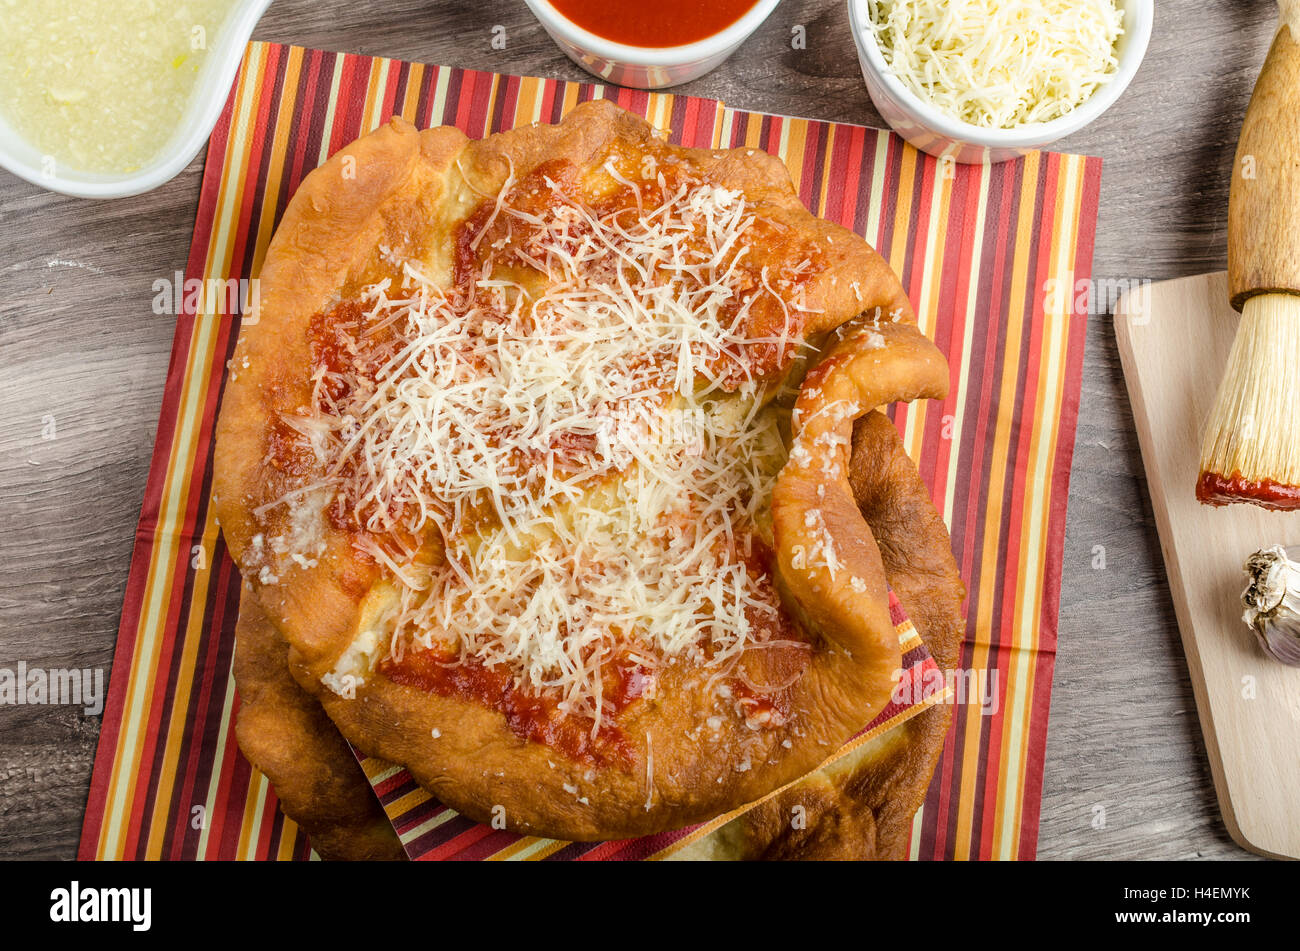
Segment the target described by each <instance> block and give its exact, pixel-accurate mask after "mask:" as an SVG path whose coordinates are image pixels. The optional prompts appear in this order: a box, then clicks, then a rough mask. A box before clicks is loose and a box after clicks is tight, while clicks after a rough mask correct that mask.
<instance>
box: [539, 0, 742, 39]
mask: <svg viewBox="0 0 1300 951" xmlns="http://www.w3.org/2000/svg"><path fill="white" fill-rule="evenodd" d="M757 2H758V0H551V6H553V7H554V8H555V9H556V10H557V11H558V12H559V13H561V14H562V15H563V16H565V17H567V18H568V19H569V20H570V21H572V22H573V23H574V24H576V25H577V26H580V27H582V28H583V29H584V30H587V31H589V32H591V33H595V34H596V35H597V36H603V37H604V38H605V39H607V40H613V41H614V42H615V43H623V44H625V45H627V46H642V47H647V48H662V47H668V46H685V45H686V44H687V43H696V42H699V41H700V40H703V39H707V38H708V37H710V36H713V35H714V34H717V33H721V32H722V31H723V30H725V29H726V28H727V27H729V26H731V24H733V23H735V22H736V21H737V20H739V19H740V18H741V17H742V16H744V15H745V13H746V12H748V11H749V10H750V9H752V8H753V6H754V5H755V3H757Z"/></svg>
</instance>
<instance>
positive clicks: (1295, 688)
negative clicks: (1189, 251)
mask: <svg viewBox="0 0 1300 951" xmlns="http://www.w3.org/2000/svg"><path fill="white" fill-rule="evenodd" d="M1237 320H1238V314H1237V313H1236V312H1235V311H1234V310H1233V309H1232V308H1231V307H1230V306H1228V279H1227V275H1226V274H1224V273H1219V274H1205V275H1200V276H1197V277H1187V278H1181V279H1179V280H1175V281H1165V282H1163V283H1160V284H1153V285H1147V286H1144V287H1141V288H1139V289H1137V290H1134V291H1131V292H1130V293H1128V294H1126V295H1125V296H1124V297H1123V298H1121V299H1120V301H1119V303H1118V304H1117V306H1116V308H1115V332H1116V336H1117V337H1118V338H1119V352H1120V359H1121V361H1122V363H1123V365H1124V376H1125V378H1126V380H1127V382H1128V392H1129V398H1130V400H1131V402H1132V405H1133V416H1134V418H1135V420H1136V423H1137V432H1138V439H1139V441H1140V443H1141V446H1142V459H1143V462H1144V464H1145V466H1146V473H1147V482H1148V485H1149V488H1150V491H1151V505H1152V507H1153V508H1154V510H1155V516H1156V526H1157V528H1158V529H1159V532H1160V548H1161V551H1163V552H1164V558H1165V569H1166V571H1167V572H1168V574H1169V587H1170V590H1171V591H1172V593H1173V598H1174V607H1175V609H1176V611H1177V614H1178V626H1179V629H1180V630H1181V632H1182V640H1183V649H1184V650H1185V651H1186V653H1187V666H1188V668H1189V670H1190V671H1191V677H1192V686H1193V688H1194V690H1195V693H1196V706H1197V710H1198V712H1199V713H1200V718H1201V728H1202V730H1203V732H1204V734H1205V745H1206V748H1207V750H1208V752H1209V758H1210V765H1211V768H1212V770H1213V773H1214V785H1215V789H1216V791H1217V792H1218V797H1219V806H1220V808H1221V809H1222V811H1223V820H1224V822H1225V823H1226V824H1227V827H1228V831H1229V833H1231V835H1232V837H1233V839H1235V840H1236V841H1237V842H1238V843H1240V844H1241V845H1243V846H1245V847H1246V848H1248V849H1250V850H1252V851H1254V852H1259V853H1262V854H1264V855H1271V856H1277V857H1286V858H1300V668H1295V667H1286V666H1284V665H1282V664H1280V663H1278V662H1277V661H1275V660H1273V659H1272V658H1270V657H1269V656H1268V655H1266V654H1265V653H1264V652H1263V651H1262V650H1261V649H1260V647H1259V646H1258V645H1257V643H1256V641H1255V636H1254V634H1252V633H1251V631H1250V629H1249V628H1247V627H1246V625H1245V624H1244V623H1243V622H1242V620H1241V613H1242V609H1241V601H1240V595H1241V591H1242V588H1244V587H1245V576H1244V574H1243V572H1242V567H1241V566H1242V562H1243V561H1245V559H1246V557H1247V556H1248V555H1249V554H1250V553H1251V552H1253V551H1255V550H1256V549H1258V548H1262V547H1264V546H1265V545H1271V544H1281V545H1296V544H1300V513H1286V514H1283V513H1278V512H1267V511H1265V510H1263V509H1259V508H1256V507H1255V506H1249V505H1232V506H1226V507H1223V508H1214V507H1212V506H1207V505H1201V504H1200V503H1199V502H1197V501H1196V497H1195V491H1194V489H1195V484H1196V476H1197V471H1198V468H1199V455H1200V442H1201V428H1202V426H1203V425H1204V423H1205V419H1206V417H1207V416H1208V415H1209V412H1210V404H1211V402H1212V401H1213V399H1214V394H1215V389H1216V388H1217V387H1218V384H1219V377H1220V374H1221V372H1222V370H1223V367H1224V365H1225V364H1226V363H1227V359H1228V350H1229V348H1230V347H1231V345H1232V338H1233V334H1234V332H1235V330H1236V326H1237ZM1297 425H1300V421H1298V422H1297ZM1134 636H1141V631H1135V632H1134ZM1138 702H1140V700H1139V701H1138Z"/></svg>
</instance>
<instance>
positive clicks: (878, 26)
mask: <svg viewBox="0 0 1300 951" xmlns="http://www.w3.org/2000/svg"><path fill="white" fill-rule="evenodd" d="M865 3H866V6H867V12H868V15H869V29H870V30H871V32H872V33H873V34H874V36H875V39H876V42H877V44H878V45H879V47H880V51H881V53H882V55H883V56H884V59H885V63H886V64H887V65H888V66H889V67H890V69H891V70H892V71H893V73H894V75H895V76H897V77H898V78H899V80H900V81H901V82H902V83H903V85H905V86H907V88H908V89H910V90H911V91H912V92H914V93H916V94H917V95H918V96H920V97H921V99H923V100H925V101H926V102H929V103H931V104H932V105H934V106H936V107H938V108H939V109H941V110H942V111H943V112H945V113H947V114H948V115H950V116H952V117H953V118H955V119H960V120H961V121H962V122H968V123H970V124H971V125H976V126H982V127H984V128H991V129H1011V128H1015V127H1016V126H1019V125H1024V124H1026V123H1030V122H1048V121H1050V120H1052V119H1057V118H1060V117H1061V116H1063V115H1066V114H1068V113H1070V112H1071V111H1073V110H1074V109H1075V108H1076V107H1077V106H1078V105H1079V104H1081V103H1082V102H1084V101H1085V100H1086V99H1088V98H1089V97H1090V96H1092V94H1093V93H1095V92H1096V91H1097V89H1098V88H1099V87H1100V86H1102V85H1103V84H1105V83H1107V82H1109V81H1110V79H1111V78H1112V77H1113V76H1114V74H1115V72H1116V70H1117V69H1118V68H1119V58H1118V54H1117V52H1116V48H1115V44H1116V41H1117V40H1118V39H1119V37H1120V36H1121V35H1122V34H1123V32H1124V12H1123V10H1121V9H1119V8H1118V7H1117V6H1116V4H1115V0H950V2H949V0H865Z"/></svg>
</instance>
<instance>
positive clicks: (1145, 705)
mask: <svg viewBox="0 0 1300 951" xmlns="http://www.w3.org/2000/svg"><path fill="white" fill-rule="evenodd" d="M1275 17H1276V8H1275V7H1274V5H1273V3H1271V2H1268V0H1208V2H1203V0H1160V3H1159V4H1157V10H1156V21H1155V31H1154V34H1153V37H1152V40H1151V46H1150V49H1149V51H1148V53H1147V57H1146V61H1145V63H1144V64H1143V66H1142V69H1141V71H1140V72H1139V73H1138V75H1137V78H1136V79H1135V80H1134V82H1133V84H1132V85H1131V86H1130V88H1129V89H1128V91H1127V92H1126V93H1125V94H1124V96H1123V97H1122V98H1121V99H1120V101H1119V102H1118V104H1117V105H1115V106H1113V107H1112V108H1111V109H1110V111H1109V112H1107V113H1106V114H1105V115H1104V116H1102V117H1101V118H1100V119H1099V120H1097V121H1096V122H1095V123H1093V124H1092V126H1090V127H1089V128H1087V129H1085V130H1084V131H1083V132H1081V133H1079V134H1077V135H1075V136H1073V137H1071V138H1069V139H1066V140H1063V141H1062V142H1060V143H1058V145H1057V147H1058V148H1060V149H1062V150H1065V151H1074V152H1084V153H1088V154H1091V155H1100V156H1102V157H1103V158H1104V160H1105V164H1104V169H1103V176H1102V187H1101V216H1100V222H1099V226H1098V231H1097V245H1096V254H1095V257H1094V269H1093V273H1094V276H1095V277H1097V278H1124V279H1133V278H1150V279H1155V280H1159V279H1164V278H1169V277H1175V276H1179V275H1184V274H1193V273H1198V272H1203V271H1208V270H1213V269H1218V268H1222V267H1224V266H1225V255H1226V250H1225V249H1226V244H1225V225H1226V218H1227V202H1228V179H1229V171H1230V168H1231V165H1232V161H1233V149H1234V146H1235V142H1236V137H1237V132H1238V129H1239V127H1240V124H1241V118H1242V115H1243V114H1244V112H1245V108H1246V102H1247V100H1248V98H1249V95H1250V90H1251V87H1252V85H1253V83H1254V79H1255V76H1256V74H1257V73H1258V70H1259V66H1260V64H1261V63H1262V61H1263V57H1264V53H1265V51H1266V49H1267V46H1268V42H1269V39H1270V37H1271V35H1272V29H1273V24H1274V22H1275ZM496 25H501V26H504V27H505V36H506V49H504V50H498V49H493V48H492V43H491V41H492V36H493V32H492V28H493V27H494V26H496ZM795 25H802V26H803V27H804V28H805V31H806V35H807V48H806V49H802V50H795V49H792V48H791V42H790V41H791V36H792V28H793V27H794V26H795ZM256 37H257V38H258V39H264V40H274V41H280V42H286V43H297V44H303V45H308V46H315V47H320V48H323V49H331V50H343V51H349V52H360V53H367V54H378V55H385V56H394V57H399V58H404V59H412V60H422V61H425V62H431V63H445V64H450V65H457V66H465V67H473V68H478V69H486V70H497V71H501V72H517V73H527V74H532V75H540V76H556V77H562V78H566V79H584V78H586V74H584V73H583V72H581V71H580V70H579V69H578V68H577V67H576V66H574V65H573V64H572V63H571V62H570V61H569V60H567V59H565V58H564V56H563V55H562V54H561V53H560V52H559V50H558V49H557V48H556V47H555V45H554V44H553V43H552V42H551V40H550V39H549V38H548V37H547V35H546V34H545V33H544V32H543V31H542V29H541V27H540V26H538V24H537V23H536V21H535V20H534V19H533V17H532V15H531V14H530V13H529V12H528V10H527V8H526V7H524V5H523V4H522V3H520V2H518V0H472V2H470V0H456V2H446V3H437V2H420V0H393V2H385V3H357V2H355V0H352V2H349V0H276V2H275V3H274V5H273V6H272V7H271V9H270V11H269V12H268V13H267V15H266V17H265V18H264V19H263V21H262V23H261V24H260V26H259V27H258V29H257V32H256ZM682 91H684V92H689V93H692V94H695V95H700V96H711V97H716V98H720V99H724V100H725V101H726V102H727V103H728V104H729V105H732V106H736V107H740V108H748V109H757V110H765V111H768V112H778V113H788V114H794V115H803V116H811V117H815V118H819V119H830V120H839V121H846V122H858V123H865V124H869V125H883V122H882V120H881V119H880V117H879V115H878V114H877V113H876V111H875V109H874V108H873V107H872V105H871V103H870V100H869V99H868V98H867V94H866V90H865V88H864V86H863V84H862V78H861V75H860V73H859V72H858V65H857V59H856V56H855V53H854V49H853V41H852V38H851V37H850V35H849V33H848V28H847V18H846V12H845V4H844V2H843V0H785V2H784V3H782V4H781V5H780V7H778V8H777V10H776V12H775V13H774V14H773V15H772V16H771V18H770V19H769V20H768V21H767V23H765V24H764V25H763V26H762V27H761V28H760V29H759V31H758V32H757V33H756V34H755V35H754V36H753V37H752V38H751V39H750V40H749V42H748V43H746V44H745V46H744V47H742V49H741V50H740V51H739V52H738V53H737V54H736V55H735V56H734V57H733V58H732V59H731V60H730V61H729V62H727V63H725V64H723V65H722V66H721V67H720V68H718V69H717V70H715V71H714V72H713V73H711V74H709V75H707V76H705V77H703V78H702V79H699V80H697V81H696V82H694V83H692V84H690V85H688V86H685V87H682ZM201 174H202V156H200V157H199V158H198V159H196V160H195V161H194V162H193V163H191V165H190V166H189V168H188V169H186V170H185V171H184V172H183V173H182V174H181V175H180V176H178V177H177V178H176V179H174V180H173V181H172V182H170V183H169V184H167V185H165V186H164V187H162V188H160V189H158V190H157V191H154V192H152V193H150V194H147V195H142V196H138V197H136V198H130V199H122V200H118V201H111V202H89V201H82V200H77V199H69V198H63V197H60V196H58V195H53V194H50V193H48V192H45V191H42V190H41V189H39V188H37V187H35V186H32V185H29V184H27V183H25V182H22V181H19V180H18V179H16V178H14V177H13V176H10V175H8V174H7V173H5V172H3V171H0V418H2V419H4V420H5V423H4V425H3V426H0V667H13V666H14V665H16V664H17V663H18V662H19V661H26V662H27V664H28V665H29V666H42V667H103V668H104V669H105V673H106V676H107V671H108V669H109V667H110V665H111V662H112V657H113V644H114V639H115V636H116V633H117V624H118V616H119V612H120V610H121V606H122V597H123V592H124V590H125V585H126V576H127V568H128V564H129V560H130V555H131V548H132V544H133V541H134V533H135V532H134V530H135V525H136V519H137V516H138V514H139V510H140V501H141V498H142V497H143V493H144V485H145V477H146V474H147V472H148V466H149V457H150V452H151V449H152V446H153V440H154V429H155V426H156V425H157V419H158V411H159V406H160V401H161V397H162V391H163V382H164V375H165V371H166V367H167V358H168V353H169V350H170V347H171V341H172V332H173V325H174V320H173V319H172V318H170V317H159V316H154V315H153V314H152V313H151V310H150V300H151V299H152V291H151V285H152V282H153V281H154V279H155V278H157V277H170V275H171V274H172V272H173V271H175V270H177V269H183V267H184V265H185V260H186V256H187V253H188V250H189V240H190V234H191V231H192V228H193V223H194V213H195V209H196V206H197V202H198V194H199V180H200V177H201ZM51 424H52V425H53V433H54V435H55V438H53V439H47V438H43V435H49V434H50V431H49V427H50V425H51ZM1099 545H1100V546H1103V547H1104V549H1105V567H1104V568H1100V569H1097V568H1094V567H1093V564H1094V560H1095V559H1094V554H1095V552H1096V551H1097V548H1096V546H1099ZM1064 566H1065V567H1064V579H1063V582H1062V591H1061V622H1060V644H1059V648H1058V655H1057V665H1056V679H1055V684H1054V687H1053V692H1052V714H1051V724H1050V728H1049V736H1048V749H1047V762H1046V768H1045V775H1044V778H1043V804H1042V822H1041V829H1040V833H1039V847H1038V854H1039V856H1040V857H1041V858H1052V859H1060V858H1198V857H1211V858H1243V857H1249V854H1248V853H1246V852H1245V851H1243V850H1242V849H1240V848H1238V847H1237V846H1236V845H1235V844H1234V843H1233V842H1232V841H1231V840H1230V839H1229V838H1228V835H1227V833H1226V832H1225V830H1224V827H1223V823H1222V821H1221V820H1220V818H1219V815H1218V807H1217V805H1216V802H1215V798H1214V793H1213V790H1212V784H1211V779H1210V771H1209V766H1208V764H1207V761H1206V757H1205V752H1204V749H1203V747H1202V744H1201V738H1200V728H1199V726H1198V723H1197V719H1196V711H1195V705H1194V701H1193V699H1192V690H1191V686H1190V683H1189V681H1188V675H1187V665H1186V661H1185V660H1184V658H1183V653H1182V648H1181V646H1180V643H1179V639H1178V630H1177V626H1176V624H1175V620H1174V612H1173V607H1172V604H1171V602H1170V598H1169V592H1168V587H1167V585H1166V582H1165V574H1164V567H1163V564H1162V562H1161V558H1160V547H1159V541H1158V539H1157V537H1156V531H1155V526H1154V523H1153V521H1152V515H1151V506H1150V502H1149V501H1148V498H1147V494H1146V488H1145V481H1144V477H1143V474H1142V465H1141V460H1140V457H1139V453H1138V446H1137V439H1136V437H1135V435H1134V430H1133V420H1132V415H1131V412H1130V409H1129V404H1128V399H1127V396H1126V395H1125V392H1124V385H1123V378H1122V375H1121V372H1120V367H1119V360H1118V357H1117V355H1116V350H1115V340H1114V335H1113V332H1112V327H1111V320H1110V317H1109V315H1107V314H1104V313H1103V314H1100V315H1094V316H1092V317H1091V318H1090V319H1089V325H1088V343H1087V356H1086V359H1085V363H1084V379H1083V402H1082V408H1081V410H1080V416H1079V428H1078V437H1077V442H1076V446H1075V458H1074V471H1073V476H1072V479H1071V485H1070V507H1069V519H1068V524H1067V528H1066V537H1065V557H1064ZM98 732H99V720H98V718H96V717H90V716H86V715H84V714H83V713H82V712H81V710H80V708H71V707H57V706H4V707H0V857H16V856H25V857H47V858H57V857H71V856H73V855H75V852H76V847H77V842H78V838H79V835H80V829H81V817H82V812H83V810H84V807H85V800H86V793H87V789H88V785H89V782H90V771H91V765H92V762H93V759H94V752H95V742H96V738H97V735H98ZM1103 811H1104V812H1103ZM1101 815H1104V823H1101V822H1098V821H1097V820H1098V817H1099V816H1101ZM1099 825H1100V826H1102V827H1101V828H1098V827H1097V826H1099Z"/></svg>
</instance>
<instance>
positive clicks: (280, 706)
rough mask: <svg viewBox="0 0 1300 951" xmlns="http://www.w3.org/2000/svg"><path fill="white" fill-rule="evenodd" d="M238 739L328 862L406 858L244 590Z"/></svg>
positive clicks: (285, 649)
mask: <svg viewBox="0 0 1300 951" xmlns="http://www.w3.org/2000/svg"><path fill="white" fill-rule="evenodd" d="M234 675H235V687H236V689H237V690H238V691H239V714H238V716H237V718H236V721H235V738H236V740H237V741H238V743H239V750H240V752H241V753H243V754H244V758H245V759H247V760H248V761H249V763H251V764H252V765H253V767H254V768H256V769H257V770H259V771H260V772H262V773H263V774H265V776H266V777H267V779H269V780H270V781H271V784H272V785H273V786H274V787H275V793H276V797H277V798H278V799H279V802H280V810H281V811H282V812H283V813H284V814H285V815H286V816H288V817H289V818H290V819H292V820H293V821H294V822H296V823H298V825H299V826H301V827H302V829H303V831H304V832H306V833H307V835H308V836H309V837H310V839H311V844H312V848H314V849H315V850H316V851H317V853H318V854H319V855H320V856H321V858H324V859H333V860H341V861H363V860H365V861H376V860H378V861H400V860H404V859H405V858H406V852H405V851H404V850H403V849H402V845H401V843H400V842H399V841H398V839H397V833H395V832H394V831H393V827H392V824H391V823H390V822H389V821H388V817H387V816H386V815H385V814H384V810H383V808H382V807H381V806H380V804H379V800H378V799H376V798H375V794H374V791H373V790H372V789H371V787H370V783H369V781H368V780H367V779H366V776H365V773H364V772H363V771H362V769H361V766H360V764H359V763H358V762H357V761H356V758H355V757H354V756H353V755H352V751H351V750H350V749H348V745H347V743H346V742H345V741H344V739H343V737H342V736H341V735H340V734H339V732H338V729H337V728H336V727H335V726H334V724H333V723H332V722H330V719H329V717H327V716H326V715H325V711H324V709H322V708H321V705H320V704H319V703H317V702H316V700H315V699H313V698H312V696H311V695H310V694H308V693H307V692H306V691H305V690H303V689H302V688H301V687H300V686H299V685H298V684H297V682H295V681H294V679H293V676H292V675H291V674H290V672H289V645H288V644H287V643H285V641H284V638H282V637H281V636H280V633H279V632H278V631H277V630H276V628H275V625H273V624H272V623H271V622H270V620H269V619H268V618H267V617H266V614H265V613H264V612H263V611H262V609H261V608H260V607H258V605H257V602H256V601H255V600H254V599H253V598H252V597H250V596H249V594H248V592H247V590H245V592H244V595H243V597H242V598H241V599H240V605H239V620H238V621H237V622H236V624H235V658H234Z"/></svg>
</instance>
